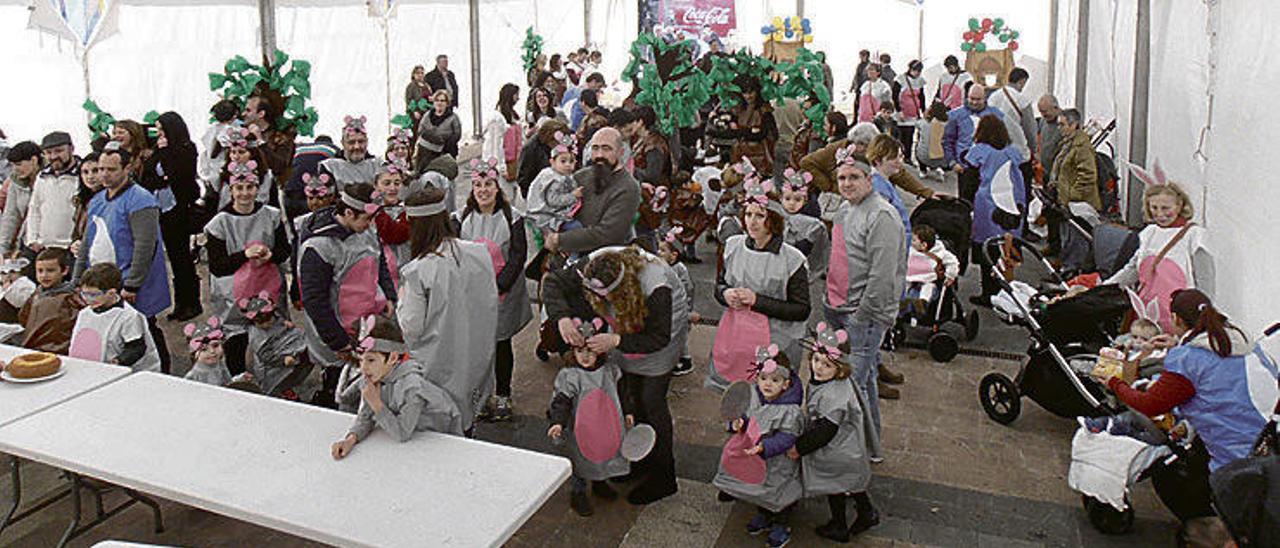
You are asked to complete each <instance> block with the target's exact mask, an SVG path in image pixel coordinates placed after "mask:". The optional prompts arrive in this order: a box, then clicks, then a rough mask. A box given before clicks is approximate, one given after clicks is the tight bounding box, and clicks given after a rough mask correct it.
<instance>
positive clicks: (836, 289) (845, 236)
mask: <svg viewBox="0 0 1280 548" xmlns="http://www.w3.org/2000/svg"><path fill="white" fill-rule="evenodd" d="M831 241H832V244H833V249H832V251H831V260H832V263H831V264H829V265H827V287H826V289H827V290H826V292H825V293H824V294H825V298H824V299H823V304H824V305H825V306H826V308H827V309H828V310H830V311H831V312H833V313H835V314H853V321H854V322H857V323H865V322H875V323H878V324H880V325H884V326H892V325H893V322H894V319H896V318H897V316H898V300H899V299H900V298H901V297H902V289H903V286H905V285H906V278H907V246H908V242H907V241H906V235H905V233H904V231H903V230H902V217H901V216H899V215H898V210H896V209H894V208H893V206H892V205H890V204H889V201H888V200H885V199H884V198H883V197H882V196H880V194H879V193H877V192H872V193H871V194H869V195H867V197H866V198H863V200H862V201H861V202H859V203H857V204H854V203H850V202H848V201H845V202H843V203H842V204H841V205H840V209H838V210H837V211H836V214H835V218H834V219H833V220H832V226H831Z"/></svg>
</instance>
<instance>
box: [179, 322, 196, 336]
mask: <svg viewBox="0 0 1280 548" xmlns="http://www.w3.org/2000/svg"><path fill="white" fill-rule="evenodd" d="M195 332H196V324H193V323H189V324H187V325H185V326H183V327H182V333H183V334H184V335H186V336H188V337H190V336H191V334H193V333H195Z"/></svg>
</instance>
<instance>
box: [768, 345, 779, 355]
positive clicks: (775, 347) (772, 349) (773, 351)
mask: <svg viewBox="0 0 1280 548" xmlns="http://www.w3.org/2000/svg"><path fill="white" fill-rule="evenodd" d="M769 355H771V356H777V355H778V345H777V344H771V345H769Z"/></svg>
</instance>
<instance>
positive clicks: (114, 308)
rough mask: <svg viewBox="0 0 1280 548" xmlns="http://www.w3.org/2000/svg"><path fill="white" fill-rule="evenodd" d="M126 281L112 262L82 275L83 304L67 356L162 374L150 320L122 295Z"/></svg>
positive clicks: (100, 265)
mask: <svg viewBox="0 0 1280 548" xmlns="http://www.w3.org/2000/svg"><path fill="white" fill-rule="evenodd" d="M123 286H124V280H123V278H122V276H121V274H120V269H119V268H117V267H116V265H113V264H111V263H98V264H95V265H93V266H91V267H89V268H88V269H86V270H85V271H84V273H83V274H81V275H80V301H81V302H83V303H84V304H85V307H84V308H82V309H80V313H79V314H78V315H77V316H76V327H75V330H74V332H72V334H71V348H70V349H69V350H68V351H67V355H68V356H71V357H73V358H80V359H82V360H90V361H97V362H103V363H114V364H117V365H123V366H125V367H130V368H133V370H134V371H159V370H160V354H158V353H157V352H156V343H155V341H154V340H152V338H151V331H150V330H149V329H147V318H146V317H145V316H143V315H142V313H141V312H138V311H137V310H134V308H133V306H131V305H130V304H129V303H127V302H125V300H124V298H122V297H121V296H120V291H121V290H122V288H123Z"/></svg>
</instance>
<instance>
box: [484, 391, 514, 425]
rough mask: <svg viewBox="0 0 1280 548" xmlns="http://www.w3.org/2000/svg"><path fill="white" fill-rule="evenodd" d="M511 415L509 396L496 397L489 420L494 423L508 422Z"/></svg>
mask: <svg viewBox="0 0 1280 548" xmlns="http://www.w3.org/2000/svg"><path fill="white" fill-rule="evenodd" d="M513 414H514V413H513V412H512V410H511V396H497V398H496V399H495V400H494V403H493V413H492V416H491V417H490V419H489V420H492V421H494V422H501V421H509V420H511V417H512V415H513Z"/></svg>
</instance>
